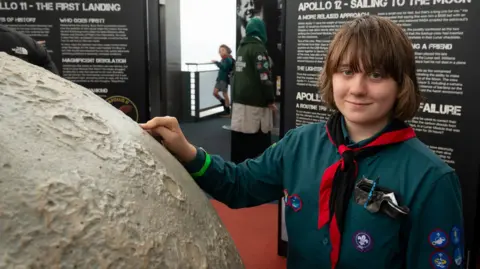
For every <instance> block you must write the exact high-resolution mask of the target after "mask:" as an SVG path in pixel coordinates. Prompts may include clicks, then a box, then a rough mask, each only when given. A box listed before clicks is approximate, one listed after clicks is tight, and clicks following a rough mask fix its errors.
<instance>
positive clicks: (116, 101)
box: [105, 95, 138, 122]
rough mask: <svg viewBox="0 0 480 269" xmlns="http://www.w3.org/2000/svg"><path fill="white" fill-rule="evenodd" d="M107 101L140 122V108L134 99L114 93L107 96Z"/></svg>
mask: <svg viewBox="0 0 480 269" xmlns="http://www.w3.org/2000/svg"><path fill="white" fill-rule="evenodd" d="M105 101H107V102H108V103H110V104H111V105H113V106H114V107H116V108H118V109H119V110H120V111H122V112H123V113H125V114H126V115H127V116H129V117H130V118H132V119H133V120H134V121H136V122H138V109H137V106H136V105H135V103H134V102H132V100H130V99H128V98H127V97H125V96H120V95H114V96H110V97H108V98H106V99H105Z"/></svg>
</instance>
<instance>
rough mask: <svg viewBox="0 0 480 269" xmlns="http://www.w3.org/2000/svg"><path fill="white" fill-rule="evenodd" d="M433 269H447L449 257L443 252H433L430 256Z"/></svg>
mask: <svg viewBox="0 0 480 269" xmlns="http://www.w3.org/2000/svg"><path fill="white" fill-rule="evenodd" d="M430 263H431V264H432V268H434V269H447V268H449V267H450V263H451V262H450V257H448V255H447V254H446V253H445V252H442V251H440V252H434V253H433V254H432V256H431V258H430Z"/></svg>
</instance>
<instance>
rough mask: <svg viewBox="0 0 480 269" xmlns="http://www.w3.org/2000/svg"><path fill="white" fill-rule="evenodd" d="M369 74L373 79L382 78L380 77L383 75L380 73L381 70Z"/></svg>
mask: <svg viewBox="0 0 480 269" xmlns="http://www.w3.org/2000/svg"><path fill="white" fill-rule="evenodd" d="M369 76H370V77H371V78H373V79H380V78H382V77H383V76H382V74H381V73H379V72H372V73H370V74H369Z"/></svg>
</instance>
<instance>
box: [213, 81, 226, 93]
mask: <svg viewBox="0 0 480 269" xmlns="http://www.w3.org/2000/svg"><path fill="white" fill-rule="evenodd" d="M215 88H216V89H218V91H219V92H226V91H227V90H228V85H227V82H225V81H223V80H220V81H217V83H216V84H215Z"/></svg>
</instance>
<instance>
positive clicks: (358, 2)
mask: <svg viewBox="0 0 480 269" xmlns="http://www.w3.org/2000/svg"><path fill="white" fill-rule="evenodd" d="M283 13H284V16H285V33H284V38H283V39H284V41H283V42H284V43H285V75H284V80H285V86H284V89H285V90H284V91H283V93H284V96H282V97H283V104H282V106H281V107H282V109H283V111H282V128H281V130H282V135H284V134H285V133H286V132H287V131H288V130H290V129H293V128H295V127H298V126H300V125H303V124H308V123H311V122H317V121H321V120H325V119H327V117H328V116H329V112H328V111H327V109H326V107H325V105H324V104H323V103H322V101H321V99H320V96H319V94H318V89H317V80H318V74H319V72H321V70H322V67H323V60H324V56H325V54H326V51H327V48H328V45H329V42H330V41H331V38H332V37H333V35H334V33H335V31H336V30H337V29H338V28H339V27H340V26H341V25H342V24H343V23H344V22H346V21H348V20H350V19H352V18H354V17H357V16H361V15H366V14H372V15H380V16H383V17H387V18H390V19H391V20H392V21H394V22H396V23H397V24H399V25H401V26H402V27H403V28H404V29H405V31H406V33H407V35H408V36H409V37H410V39H411V41H412V46H413V47H414V49H415V54H416V62H417V75H418V79H419V83H420V86H421V91H422V94H423V95H424V97H425V101H424V102H423V103H422V105H421V107H420V110H419V112H418V113H417V116H416V117H415V118H414V119H413V120H412V121H410V122H409V123H410V124H411V125H412V127H414V129H415V131H416V133H417V136H418V137H419V138H420V139H421V140H422V141H423V142H424V143H425V144H427V145H428V146H429V147H430V148H431V149H432V150H433V151H434V152H435V153H437V154H438V155H439V156H440V157H441V158H442V159H443V160H444V161H445V162H446V163H448V164H449V165H450V166H451V167H453V168H454V169H455V170H456V172H457V174H458V175H459V178H460V182H461V187H462V192H463V206H464V218H465V239H466V242H465V243H466V246H465V255H466V257H465V258H466V261H467V263H468V265H469V267H468V268H475V264H474V263H475V260H476V247H477V244H476V240H475V239H474V238H475V235H476V231H475V220H476V212H477V191H478V181H479V176H480V175H479V170H480V169H479V168H480V166H479V164H480V158H479V155H478V154H477V152H478V151H479V149H480V145H479V144H480V143H478V137H479V133H480V131H479V130H478V128H477V127H478V126H477V124H476V123H478V122H479V120H480V113H478V107H479V105H478V103H479V101H480V92H479V91H478V90H477V83H478V82H477V80H476V77H478V71H477V70H478V68H477V67H476V66H477V64H478V62H480V54H478V52H477V49H476V48H477V47H478V46H479V45H480V19H479V17H480V2H479V1H474V0H377V1H370V0H368V1H367V0H333V1H301V0H289V1H286V6H285V9H284V12H283ZM445 199H449V197H445ZM282 203H283V202H282V201H280V206H281V207H282V208H281V209H280V210H279V213H280V215H279V228H280V231H279V238H278V251H279V255H283V256H285V255H286V254H287V253H286V248H287V244H288V236H287V235H286V232H285V223H284V220H283V204H282ZM477 232H478V231H477Z"/></svg>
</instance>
